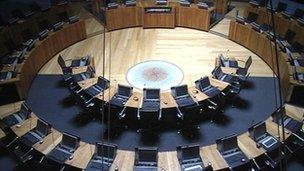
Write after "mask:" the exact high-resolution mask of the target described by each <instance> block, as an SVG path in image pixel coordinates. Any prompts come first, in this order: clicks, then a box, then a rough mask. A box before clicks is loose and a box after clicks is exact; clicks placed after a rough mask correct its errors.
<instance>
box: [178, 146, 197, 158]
mask: <svg viewBox="0 0 304 171" xmlns="http://www.w3.org/2000/svg"><path fill="white" fill-rule="evenodd" d="M199 151H200V149H199V146H198V145H194V146H184V147H181V155H182V156H181V157H182V159H183V160H188V159H194V158H199V157H200V152H199Z"/></svg>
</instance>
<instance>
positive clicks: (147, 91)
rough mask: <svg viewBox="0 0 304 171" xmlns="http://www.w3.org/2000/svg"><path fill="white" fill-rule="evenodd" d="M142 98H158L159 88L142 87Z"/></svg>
mask: <svg viewBox="0 0 304 171" xmlns="http://www.w3.org/2000/svg"><path fill="white" fill-rule="evenodd" d="M143 99H148V100H160V89H159V88H144V89H143Z"/></svg>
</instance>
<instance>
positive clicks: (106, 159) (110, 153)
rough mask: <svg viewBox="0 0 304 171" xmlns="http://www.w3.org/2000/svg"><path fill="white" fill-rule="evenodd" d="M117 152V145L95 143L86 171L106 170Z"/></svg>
mask: <svg viewBox="0 0 304 171" xmlns="http://www.w3.org/2000/svg"><path fill="white" fill-rule="evenodd" d="M116 154H117V145H115V144H108V143H100V142H97V143H96V148H95V153H94V155H93V157H92V158H91V160H90V162H89V164H88V166H87V168H86V170H87V171H100V170H102V171H107V170H109V169H110V167H111V165H112V164H113V162H114V159H115V157H116Z"/></svg>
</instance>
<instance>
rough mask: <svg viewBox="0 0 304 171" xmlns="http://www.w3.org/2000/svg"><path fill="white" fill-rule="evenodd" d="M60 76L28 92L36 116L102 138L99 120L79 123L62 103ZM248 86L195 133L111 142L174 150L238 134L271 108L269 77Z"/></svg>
mask: <svg viewBox="0 0 304 171" xmlns="http://www.w3.org/2000/svg"><path fill="white" fill-rule="evenodd" d="M60 81H61V77H60V75H38V76H37V77H36V79H35V80H34V82H33V84H32V87H31V89H30V91H29V95H28V99H27V102H28V103H29V105H30V107H31V108H32V110H33V111H34V113H35V114H36V115H38V116H39V117H41V118H43V119H45V120H46V121H48V122H50V123H51V124H52V125H53V127H54V128H56V129H57V130H59V131H61V132H69V133H72V134H75V135H78V136H80V137H81V138H82V140H83V141H86V142H90V143H95V142H96V141H100V140H101V137H102V125H101V123H100V122H99V121H89V122H87V123H79V122H78V120H77V114H78V113H79V111H80V109H79V108H78V107H77V106H75V105H70V106H69V105H66V103H65V99H66V98H67V97H68V96H69V95H70V92H69V90H68V89H67V88H66V87H64V86H61V85H60ZM249 82H250V85H251V86H250V88H247V89H243V90H242V91H241V93H240V97H241V98H242V99H243V104H245V105H243V106H242V107H238V108H233V107H231V106H230V107H227V109H226V110H225V112H224V115H223V116H222V117H223V118H225V119H224V120H222V122H214V123H210V122H209V121H206V122H203V123H201V125H200V130H199V131H198V132H197V135H196V136H194V137H192V138H189V137H187V136H183V135H182V134H178V133H177V131H176V130H171V131H165V132H161V133H159V136H158V138H151V137H148V138H147V137H145V136H142V135H141V134H139V133H136V132H135V131H133V130H130V131H128V130H126V131H124V132H122V133H121V134H120V136H118V137H116V138H115V139H112V140H111V142H113V143H116V144H118V146H119V148H120V149H126V150H133V149H134V148H135V147H136V146H149V145H151V146H153V145H155V146H158V147H159V149H160V151H167V150H174V149H175V148H176V146H178V145H184V144H191V143H197V144H200V145H208V144H212V143H215V140H216V139H217V138H220V137H222V136H226V135H228V134H232V133H237V134H241V133H244V132H245V131H247V129H248V127H250V125H252V124H254V123H257V122H259V121H262V120H265V119H266V118H268V117H269V116H270V114H271V113H272V112H273V111H275V109H276V104H275V96H274V86H273V78H271V77H250V78H249Z"/></svg>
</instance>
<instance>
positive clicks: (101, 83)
mask: <svg viewBox="0 0 304 171" xmlns="http://www.w3.org/2000/svg"><path fill="white" fill-rule="evenodd" d="M96 85H97V86H98V87H99V88H101V89H102V90H105V89H107V88H109V86H110V81H109V80H107V79H106V78H104V77H102V76H99V77H98V80H97V83H96Z"/></svg>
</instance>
